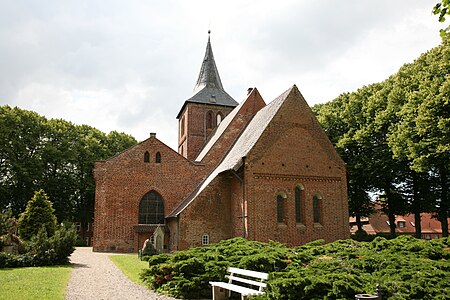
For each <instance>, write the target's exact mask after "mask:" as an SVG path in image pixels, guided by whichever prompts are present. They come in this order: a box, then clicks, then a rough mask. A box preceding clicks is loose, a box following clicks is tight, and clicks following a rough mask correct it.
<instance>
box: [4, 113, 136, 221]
mask: <svg viewBox="0 0 450 300" xmlns="http://www.w3.org/2000/svg"><path fill="white" fill-rule="evenodd" d="M135 144H136V140H135V139H134V138H133V137H132V136H130V135H127V134H125V133H119V132H116V131H112V132H110V133H109V134H107V135H106V134H105V133H103V132H101V131H99V130H97V129H95V128H93V127H90V126H87V125H80V126H78V125H74V124H73V123H71V122H67V121H65V120H61V119H50V120H47V119H46V118H44V117H42V116H39V115H38V114H36V113H34V112H30V111H26V110H22V109H20V108H17V107H15V108H11V107H9V106H0V209H5V208H7V207H11V209H12V211H13V215H15V216H18V215H19V214H20V213H21V212H23V211H24V210H25V206H26V203H27V201H28V199H30V198H31V197H32V196H33V194H34V191H37V190H39V189H43V190H45V191H46V193H47V195H48V196H49V198H50V199H52V202H53V208H54V209H55V215H56V217H57V218H58V221H59V222H62V221H65V220H67V221H72V222H82V223H83V225H84V226H82V228H86V224H87V223H88V222H92V219H93V214H94V192H95V182H94V177H93V168H94V161H95V160H102V159H107V158H109V157H111V156H113V155H116V154H118V153H120V152H122V151H123V150H125V149H127V148H129V147H131V146H133V145H135Z"/></svg>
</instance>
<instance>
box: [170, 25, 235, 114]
mask: <svg viewBox="0 0 450 300" xmlns="http://www.w3.org/2000/svg"><path fill="white" fill-rule="evenodd" d="M210 33H211V31H208V43H207V44H206V52H205V57H204V58H203V62H202V66H201V68H200V74H199V75H198V79H197V83H196V84H195V87H194V95H193V96H192V97H190V98H189V99H187V100H186V101H185V103H184V104H183V107H182V108H181V110H180V112H179V113H178V115H177V119H178V118H180V116H181V113H182V112H183V110H184V108H185V106H186V104H187V103H188V102H193V103H204V104H210V105H220V106H230V107H236V106H237V105H238V103H237V102H236V101H235V100H234V99H233V98H232V97H231V96H230V95H228V93H227V92H225V90H224V89H223V86H222V81H221V80H220V76H219V71H218V70H217V66H216V62H215V60H214V55H213V51H212V47H211V38H210Z"/></svg>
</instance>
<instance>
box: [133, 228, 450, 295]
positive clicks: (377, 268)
mask: <svg viewBox="0 0 450 300" xmlns="http://www.w3.org/2000/svg"><path fill="white" fill-rule="evenodd" d="M147 259H148V261H149V269H147V270H144V271H143V272H142V274H141V278H142V279H143V280H144V282H145V283H146V284H147V285H148V286H149V287H150V288H152V289H154V290H156V291H158V292H160V293H163V294H168V295H171V296H174V297H178V298H184V299H186V298H189V299H201V298H211V287H210V286H209V284H208V282H209V281H216V280H220V281H223V280H225V273H226V268H227V267H228V266H235V267H239V268H244V269H249V270H254V271H260V272H268V273H269V280H268V287H267V289H266V294H265V295H263V296H259V297H257V299H354V297H355V294H360V293H375V287H376V285H377V284H380V287H381V290H382V296H383V299H449V298H450V297H449V295H450V260H449V259H450V238H442V239H437V240H432V241H425V240H419V239H415V238H414V237H411V236H401V237H398V238H396V239H392V240H387V239H385V238H381V237H377V238H375V239H374V240H373V241H372V242H357V241H353V240H350V239H349V240H342V241H337V242H334V243H330V244H325V243H324V241H321V240H319V241H315V242H311V243H308V244H306V245H302V246H299V247H293V248H288V247H286V246H284V245H282V244H279V243H275V242H270V243H268V244H265V243H259V242H255V241H247V240H245V239H243V238H234V239H230V240H225V241H222V242H220V243H217V244H213V245H210V246H207V247H200V248H193V249H190V250H186V251H179V252H176V253H175V254H171V255H168V254H161V255H155V256H150V257H147Z"/></svg>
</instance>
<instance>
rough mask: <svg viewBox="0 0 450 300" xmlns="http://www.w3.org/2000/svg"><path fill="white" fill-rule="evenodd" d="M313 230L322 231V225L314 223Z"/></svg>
mask: <svg viewBox="0 0 450 300" xmlns="http://www.w3.org/2000/svg"><path fill="white" fill-rule="evenodd" d="M314 228H317V229H323V225H322V224H320V223H314Z"/></svg>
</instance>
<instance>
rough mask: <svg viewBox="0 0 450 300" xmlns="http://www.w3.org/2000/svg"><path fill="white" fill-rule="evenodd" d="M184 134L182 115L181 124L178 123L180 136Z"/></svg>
mask: <svg viewBox="0 0 450 300" xmlns="http://www.w3.org/2000/svg"><path fill="white" fill-rule="evenodd" d="M183 135H184V117H182V118H181V124H180V136H183Z"/></svg>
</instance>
